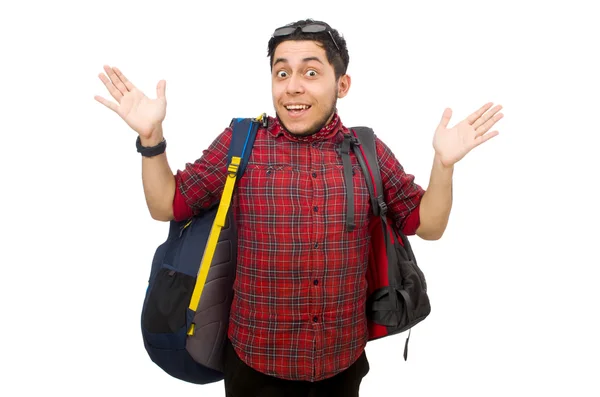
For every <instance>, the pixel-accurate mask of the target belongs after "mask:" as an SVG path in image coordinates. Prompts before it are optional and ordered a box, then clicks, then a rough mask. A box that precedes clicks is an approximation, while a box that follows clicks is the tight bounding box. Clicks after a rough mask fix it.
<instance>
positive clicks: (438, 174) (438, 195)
mask: <svg viewBox="0 0 600 397" xmlns="http://www.w3.org/2000/svg"><path fill="white" fill-rule="evenodd" d="M453 173H454V166H452V167H445V166H443V165H442V163H441V162H440V161H439V159H438V157H437V156H434V159H433V166H432V169H431V177H430V179H429V186H428V187H427V190H426V192H425V194H424V195H423V198H422V199H421V203H420V206H419V217H420V225H419V228H418V229H417V232H416V233H417V235H418V236H419V237H421V238H423V239H425V240H437V239H439V238H441V237H442V235H443V234H444V231H445V230H446V226H447V225H448V218H449V217H450V210H451V208H452V175H453Z"/></svg>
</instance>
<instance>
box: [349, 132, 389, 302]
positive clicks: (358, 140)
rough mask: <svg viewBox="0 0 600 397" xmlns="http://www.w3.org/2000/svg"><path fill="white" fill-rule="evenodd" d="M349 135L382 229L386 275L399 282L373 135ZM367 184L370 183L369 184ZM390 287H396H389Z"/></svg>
mask: <svg viewBox="0 0 600 397" xmlns="http://www.w3.org/2000/svg"><path fill="white" fill-rule="evenodd" d="M351 133H352V134H353V136H354V138H355V144H354V145H353V150H354V154H355V155H356V158H357V159H358V162H359V163H360V166H361V168H362V171H363V173H364V175H365V179H366V180H367V186H369V185H371V186H370V188H369V193H370V194H371V203H372V204H373V205H372V208H373V214H374V215H375V216H379V217H380V218H381V224H382V227H383V235H384V236H385V246H386V251H387V258H388V273H389V279H390V280H399V279H400V277H398V276H399V271H400V270H399V269H398V267H397V265H396V261H397V254H396V248H395V247H394V243H393V241H392V236H390V234H391V233H392V230H391V228H390V226H389V222H388V216H387V209H388V207H387V204H386V202H385V195H384V192H383V182H382V181H381V171H380V169H379V162H378V161H377V150H376V147H375V133H374V131H373V130H372V129H371V128H369V127H354V128H352V129H351ZM369 182H371V183H370V184H369ZM390 287H396V286H394V285H390ZM394 298H396V294H395V293H394V294H393V297H392V294H390V299H391V300H390V304H392V305H396V302H395V301H393V300H394Z"/></svg>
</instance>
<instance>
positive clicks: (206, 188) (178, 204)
mask: <svg viewBox="0 0 600 397" xmlns="http://www.w3.org/2000/svg"><path fill="white" fill-rule="evenodd" d="M231 133H232V131H231V128H226V129H225V130H224V131H223V132H222V133H221V134H219V136H218V137H217V138H216V139H215V140H214V141H213V142H212V144H211V145H210V146H209V148H208V149H206V150H204V151H203V153H202V156H201V157H200V158H199V159H197V160H196V161H195V162H193V163H187V164H186V165H185V168H184V169H182V170H177V172H176V173H175V195H174V197H173V217H174V218H175V220H177V221H180V220H184V219H187V218H190V217H192V216H194V215H197V214H198V213H200V211H202V210H203V209H207V208H210V207H212V206H213V205H214V204H215V203H216V202H217V201H218V200H219V198H220V197H221V194H222V193H223V187H224V184H225V176H226V173H227V152H228V150H229V144H230V142H231Z"/></svg>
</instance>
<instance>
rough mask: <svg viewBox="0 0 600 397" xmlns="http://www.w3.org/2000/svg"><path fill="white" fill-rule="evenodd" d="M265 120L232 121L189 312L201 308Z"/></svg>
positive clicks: (238, 119) (192, 330)
mask: <svg viewBox="0 0 600 397" xmlns="http://www.w3.org/2000/svg"><path fill="white" fill-rule="evenodd" d="M265 116H266V115H265V114H263V115H261V116H260V117H258V118H256V119H250V118H237V119H233V120H232V121H231V128H232V129H233V133H232V136H231V144H230V145H229V150H228V153H227V158H228V165H227V176H226V177H225V178H226V179H225V187H224V189H223V194H222V196H221V201H220V202H219V208H218V210H217V215H216V217H215V220H214V222H213V226H212V228H211V231H210V234H209V236H208V241H207V243H206V248H205V250H204V255H203V256H202V262H201V263H200V269H199V271H198V276H197V277H196V284H195V285H194V291H193V292H192V298H191V299H190V304H189V309H190V310H192V311H194V312H195V311H196V310H197V309H198V305H199V304H200V296H201V295H202V290H203V289H204V284H205V282H206V277H207V276H208V271H209V269H210V265H211V263H212V260H213V256H214V254H215V249H216V247H217V243H218V242H219V235H220V234H221V229H222V228H223V227H225V223H226V220H227V214H228V213H229V207H230V205H231V197H232V196H233V189H234V188H235V184H236V182H237V180H238V178H239V177H241V175H242V174H243V172H244V170H245V169H246V165H247V164H248V159H249V158H250V153H251V151H252V146H253V145H254V140H255V139H256V132H257V131H258V127H259V125H260V124H261V122H262V118H263V117H265ZM194 331H195V324H193V323H192V326H191V327H190V328H189V330H188V335H193V334H194Z"/></svg>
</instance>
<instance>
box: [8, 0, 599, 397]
mask: <svg viewBox="0 0 600 397" xmlns="http://www.w3.org/2000/svg"><path fill="white" fill-rule="evenodd" d="M391 4H392V3H391V2H390V3H384V2H382V1H374V0H371V1H368V2H359V3H350V2H348V1H327V2H326V1H303V2H284V1H248V2H242V1H236V2H233V1H222V2H217V1H210V2H204V3H201V2H181V1H169V2H166V1H163V2H159V1H143V2H142V1H136V2H133V1H113V0H106V1H102V2H91V1H86V2H84V1H80V2H75V1H72V2H66V1H51V2H50V1H49V2H42V1H37V2H32V1H29V2H26V1H21V2H15V1H12V2H3V5H2V6H1V7H0V43H1V58H2V61H1V62H0V68H1V71H0V72H1V77H2V83H1V86H0V87H1V91H2V95H0V118H1V120H2V122H1V124H0V133H1V136H2V141H1V143H0V147H1V148H2V155H1V156H0V161H1V162H2V163H1V168H0V169H1V172H2V184H1V185H0V186H1V189H2V194H1V200H2V206H1V208H2V209H3V214H4V215H3V219H2V222H1V225H2V226H1V227H2V240H1V241H2V243H1V244H2V251H1V252H2V254H3V263H2V277H1V278H0V283H1V288H0V294H1V299H0V305H1V307H0V321H1V322H2V325H1V326H0V332H1V340H2V343H3V346H2V349H1V350H0V361H1V363H0V364H1V366H2V368H3V369H2V380H1V381H0V389H2V390H1V391H0V394H1V395H2V396H26V395H37V396H45V395H51V394H52V395H54V394H55V393H56V394H57V395H61V396H79V395H85V396H107V395H116V396H137V395H144V396H165V395H167V393H168V394H169V395H177V394H178V393H182V392H183V393H188V395H202V396H223V395H224V392H223V383H222V382H219V383H217V384H212V385H207V386H202V387H200V386H196V385H189V384H185V383H183V382H181V381H178V380H175V379H174V378H170V377H169V376H168V375H166V374H165V373H164V372H162V371H161V370H160V369H159V368H158V367H157V366H155V365H154V364H153V363H152V362H151V361H150V359H149V358H148V356H147V354H146V352H145V350H144V347H143V344H142V339H141V335H140V331H139V316H140V309H141V304H142V299H143V297H144V293H145V288H146V282H147V277H148V274H149V271H150V263H151V260H152V256H153V255H154V250H155V248H156V246H158V245H159V244H160V243H162V242H163V241H164V239H165V237H166V233H167V228H168V225H167V224H165V223H162V222H158V221H154V220H152V219H151V217H150V215H149V213H148V210H147V208H146V204H145V199H144V194H143V190H142V182H141V160H140V156H139V154H138V153H136V151H135V145H134V141H135V137H136V134H135V132H134V131H132V130H131V129H129V127H128V126H127V125H126V124H125V123H124V122H123V121H122V120H121V119H120V118H119V117H118V116H117V115H116V114H115V113H113V112H112V111H110V110H109V109H107V108H105V107H104V106H103V105H101V104H100V103H98V102H96V101H95V100H94V99H93V97H94V95H103V96H105V97H107V98H110V97H109V94H108V92H107V91H106V89H105V87H104V86H103V84H102V83H101V81H100V80H99V78H98V77H97V76H98V74H99V73H102V71H103V70H102V66H103V65H104V64H108V65H111V66H118V67H119V68H121V70H122V71H123V72H124V73H125V75H126V76H128V77H129V78H130V80H131V81H132V82H133V83H134V84H136V85H137V86H138V87H140V88H141V89H142V90H143V91H144V92H145V93H146V94H147V95H149V96H151V97H155V95H156V84H157V82H158V81H159V80H160V79H165V80H166V81H167V88H166V94H167V101H168V105H167V117H166V120H165V122H164V129H165V137H166V138H167V141H168V149H167V152H168V159H169V163H170V165H171V167H172V169H173V171H175V170H176V169H179V168H182V167H183V166H184V165H185V163H186V162H191V161H194V160H195V159H196V158H197V157H198V156H200V154H201V152H202V150H203V149H205V148H206V147H207V146H208V144H209V143H210V142H211V141H212V140H213V139H214V137H215V136H216V135H217V134H218V133H220V132H221V131H222V130H223V128H225V127H226V126H227V125H228V123H229V121H230V120H231V118H233V117H255V116H258V115H259V114H260V113H262V112H268V113H269V114H271V115H273V108H272V103H271V97H270V75H269V66H268V58H267V57H266V49H267V41H268V39H269V37H270V34H271V32H272V31H273V30H274V29H275V28H276V27H278V26H281V25H284V24H286V23H288V22H292V21H295V20H299V19H304V18H308V17H310V18H314V19H321V20H325V21H327V22H328V23H330V24H331V25H332V26H334V27H335V28H337V29H338V30H339V31H340V32H341V33H342V34H343V35H344V37H345V38H346V39H347V41H348V47H349V51H350V66H349V70H348V72H349V74H350V75H351V76H352V78H353V80H352V87H351V89H350V93H349V95H348V96H347V97H346V98H344V99H342V100H341V101H340V102H339V106H338V107H339V110H340V115H341V117H342V120H343V121H344V123H345V124H346V125H348V126H351V125H358V124H362V125H369V126H371V127H373V128H374V129H375V131H376V132H377V133H378V135H379V136H380V137H381V138H382V139H384V141H385V142H386V143H387V144H388V145H389V146H390V147H391V148H392V149H393V151H394V152H395V154H396V156H397V157H398V158H399V160H400V162H401V163H402V164H403V165H404V167H405V169H406V171H407V172H409V173H412V174H414V175H415V176H416V179H417V181H418V182H419V183H420V184H421V185H422V186H423V187H427V184H428V182H429V172H430V169H431V161H432V158H433V149H432V145H431V139H432V137H433V132H434V129H435V127H436V126H437V124H438V122H439V120H440V117H441V115H442V112H443V110H444V108H445V107H450V108H452V109H453V111H454V116H453V118H452V120H451V123H450V124H451V125H453V124H454V123H456V122H458V121H459V120H461V119H463V118H464V117H466V116H467V115H468V114H470V113H471V112H472V111H474V110H476V109H477V108H479V107H480V106H481V105H483V104H484V103H486V102H488V101H492V102H494V103H500V104H502V105H503V106H504V111H503V112H504V114H505V118H504V119H503V120H502V121H501V122H499V123H498V125H497V127H498V130H499V131H500V135H499V136H498V137H496V138H493V139H492V140H491V141H489V142H487V143H485V144H484V145H482V146H480V147H478V148H476V149H475V150H474V151H473V152H471V153H470V154H468V155H467V157H465V158H464V159H463V160H462V161H461V162H459V163H458V164H457V165H456V168H455V176H454V206H453V210H452V214H451V218H450V224H449V226H448V229H447V231H446V234H445V235H444V237H443V238H442V239H441V240H439V241H434V242H426V241H420V240H419V239H418V238H413V239H412V240H411V241H412V243H413V248H414V250H415V252H416V254H417V257H418V260H419V264H420V266H421V268H422V269H423V270H424V271H425V274H426V277H427V280H428V284H429V291H430V292H429V293H430V298H431V301H432V307H433V311H432V313H431V315H430V317H429V318H428V319H427V320H426V321H425V322H423V323H421V324H420V325H418V326H417V327H416V328H415V329H414V330H413V333H412V336H411V342H410V346H409V347H410V349H409V358H408V361H407V362H404V361H403V360H402V359H401V354H402V350H403V345H404V340H405V335H398V336H394V337H391V338H385V339H382V340H380V341H376V342H373V343H371V344H369V345H368V347H367V355H368V358H369V361H370V364H371V372H370V373H369V374H368V375H367V377H366V378H365V379H364V381H363V386H362V391H361V395H363V396H375V395H383V393H387V394H388V395H393V396H396V395H405V396H417V395H418V396H440V395H461V396H539V395H553V396H554V395H556V396H575V395H576V396H598V395H600V387H599V385H598V380H597V376H598V373H600V363H599V357H600V342H599V341H598V340H599V339H600V338H599V336H598V335H599V334H600V327H599V325H598V316H599V313H600V309H599V308H598V306H599V303H600V293H599V292H598V276H599V275H600V272H599V271H598V265H599V264H600V260H599V259H598V246H599V244H598V235H599V233H598V229H597V224H598V221H599V214H598V200H599V198H600V197H599V194H598V192H597V185H598V182H597V181H598V169H599V167H598V158H597V157H596V156H597V154H598V139H597V136H598V133H599V132H600V131H599V127H598V109H599V105H600V101H599V99H598V92H599V90H600V78H599V70H600V61H599V58H598V40H599V38H600V27H599V24H598V15H599V13H598V11H594V8H593V7H592V4H593V2H591V1H590V2H587V3H586V2H583V1H574V0H573V1H568V2H566V1H563V2H557V1H539V2H534V1H510V2H509V1H501V2H500V1H494V2H491V1H452V2H443V1H436V2H432V1H420V2H415V1H410V2H407V1H399V2H395V3H394V4H395V5H393V6H392V5H391ZM594 378H595V379H594Z"/></svg>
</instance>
